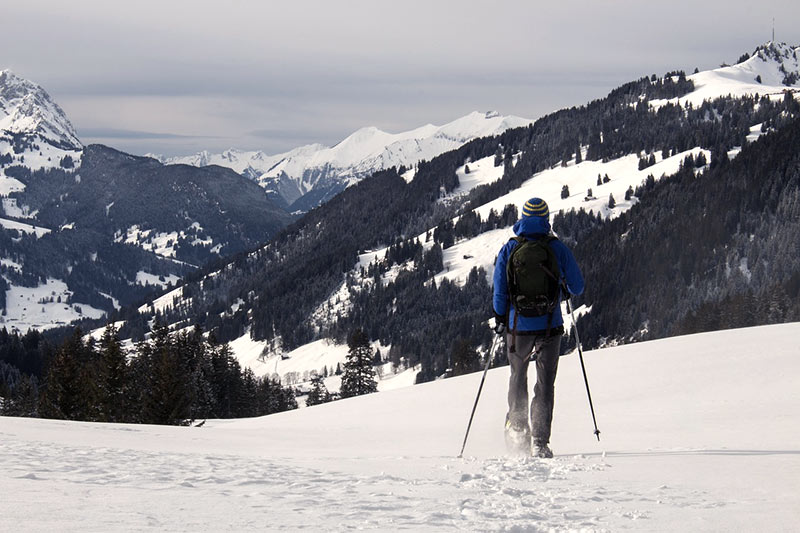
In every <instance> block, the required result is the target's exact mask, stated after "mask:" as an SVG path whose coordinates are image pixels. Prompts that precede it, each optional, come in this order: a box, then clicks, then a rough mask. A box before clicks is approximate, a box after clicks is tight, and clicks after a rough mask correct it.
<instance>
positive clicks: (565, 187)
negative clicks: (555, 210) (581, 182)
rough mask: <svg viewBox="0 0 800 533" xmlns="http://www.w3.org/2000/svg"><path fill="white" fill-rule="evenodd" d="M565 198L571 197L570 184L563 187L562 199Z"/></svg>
mask: <svg viewBox="0 0 800 533" xmlns="http://www.w3.org/2000/svg"><path fill="white" fill-rule="evenodd" d="M564 198H569V186H568V185H564V186H563V187H561V199H562V200H563V199H564Z"/></svg>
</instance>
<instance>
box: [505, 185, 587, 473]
mask: <svg viewBox="0 0 800 533" xmlns="http://www.w3.org/2000/svg"><path fill="white" fill-rule="evenodd" d="M550 232H551V228H550V212H549V209H548V207H547V203H545V201H544V200H542V199H541V198H531V199H530V200H528V201H527V202H525V205H524V206H523V208H522V218H521V219H520V220H518V221H517V222H516V224H514V233H515V234H516V235H517V237H522V238H524V239H526V240H539V239H543V238H547V237H549V236H550V234H551V233H550ZM519 245H520V243H519V241H518V239H511V240H509V241H508V242H507V243H506V244H505V245H504V246H503V247H502V248H501V249H500V253H499V254H498V256H497V261H496V262H495V267H494V296H493V301H492V304H493V308H494V313H495V324H496V331H497V332H498V333H499V334H501V333H503V331H506V333H507V339H506V340H507V345H508V362H509V366H510V368H511V377H510V379H509V385H508V414H507V415H506V427H505V432H506V443H507V445H508V446H509V448H510V449H511V451H524V452H525V453H527V451H528V450H531V453H533V455H535V456H537V457H546V458H550V457H553V452H552V451H551V450H550V447H549V445H548V444H549V442H550V426H551V423H552V420H553V401H554V385H555V380H556V371H557V370H558V357H559V352H560V350H561V336H562V335H563V334H564V326H563V324H564V320H563V318H562V316H561V291H559V293H558V299H557V305H556V306H555V308H554V309H553V311H552V314H548V315H544V316H533V317H530V316H522V314H519V316H515V309H514V306H513V305H511V300H510V298H509V288H508V287H509V285H508V279H507V270H506V269H507V265H508V261H509V258H510V256H511V253H512V252H513V251H514V249H515V248H516V247H517V246H519ZM549 246H550V247H551V249H552V250H553V253H554V254H555V257H556V260H557V262H558V270H559V272H557V273H555V275H556V276H557V277H558V278H559V279H560V280H563V281H565V282H566V287H567V289H568V290H569V292H570V293H571V294H581V293H582V292H583V288H584V281H583V276H582V275H581V271H580V268H578V264H577V263H576V262H575V258H574V257H573V255H572V252H571V251H570V250H569V248H567V247H566V245H564V243H562V242H561V241H559V240H558V239H555V238H553V239H552V240H551V241H549ZM531 359H533V360H534V361H535V362H536V385H535V386H534V388H533V394H534V396H533V401H531V406H530V421H531V425H530V426H528V363H529V361H530V360H531ZM531 438H532V447H531Z"/></svg>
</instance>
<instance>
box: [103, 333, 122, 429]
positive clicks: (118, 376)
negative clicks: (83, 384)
mask: <svg viewBox="0 0 800 533" xmlns="http://www.w3.org/2000/svg"><path fill="white" fill-rule="evenodd" d="M127 373H128V363H127V356H126V355H125V352H124V351H123V350H122V345H121V344H120V341H119V338H118V337H117V330H116V328H114V326H113V325H109V326H107V327H106V329H105V331H104V332H103V337H102V338H101V339H100V371H99V373H98V401H99V404H100V406H99V407H100V420H101V421H103V422H122V421H124V420H125V414H126V412H127V406H126V395H127V390H126V389H127V381H128V376H127Z"/></svg>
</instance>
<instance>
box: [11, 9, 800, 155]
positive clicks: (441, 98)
mask: <svg viewBox="0 0 800 533" xmlns="http://www.w3.org/2000/svg"><path fill="white" fill-rule="evenodd" d="M773 17H774V18H775V32H776V35H775V37H776V40H777V41H785V42H787V43H789V44H792V45H798V44H800V2H798V1H797V0H786V1H770V0H766V1H761V2H754V1H752V0H748V1H746V2H745V1H741V2H740V1H723V0H712V1H706V2H703V1H699V2H698V1H696V0H695V1H691V2H685V1H671V2H647V1H642V0H639V1H637V2H629V1H614V0H604V1H597V0H593V1H583V0H580V1H577V0H576V1H571V0H561V1H556V2H553V1H548V2H544V1H538V0H528V1H503V0H493V1H478V0H461V1H437V0H425V1H417V0H401V1H397V0H394V1H381V0H369V1H362V0H354V1H351V0H342V1H341V2H331V1H306V0H291V1H284V2H275V1H264V0H262V1H256V0H253V1H236V0H224V1H223V0H218V1H216V2H211V1H206V0H157V1H151V0H138V1H136V2H125V3H124V5H123V3H122V2H116V1H112V2H109V1H107V0H105V1H98V0H87V1H83V0H76V1H74V2H64V1H62V0H58V1H37V0H24V1H17V2H4V5H3V7H2V17H1V18H0V21H1V22H0V27H2V34H0V41H1V42H2V45H0V68H9V69H11V70H13V71H14V72H15V73H16V74H18V75H19V76H22V77H24V78H28V79H30V80H32V81H35V82H37V83H39V84H40V85H42V86H43V87H44V88H45V89H46V90H47V91H48V92H49V93H50V95H51V96H52V97H53V98H54V99H55V100H56V102H57V103H59V104H60V105H61V107H62V108H63V109H64V110H65V111H66V113H67V115H68V116H69V118H70V120H71V121H72V123H73V124H74V125H75V127H76V129H77V131H78V135H79V136H80V138H81V140H82V141H83V142H84V143H86V144H88V143H94V142H100V143H103V144H108V145H110V146H113V147H115V148H118V149H121V150H124V151H127V152H131V153H134V154H144V153H147V152H154V153H161V154H166V155H181V154H190V153H194V152H196V151H199V150H202V149H208V150H210V151H221V150H224V149H226V148H230V147H235V148H240V149H246V150H255V149H260V150H264V151H265V152H267V153H268V154H276V153H279V152H283V151H286V150H289V149H291V148H294V147H297V146H300V145H303V144H309V143H314V142H319V143H323V144H327V145H332V144H335V143H336V142H338V141H340V140H341V139H343V138H344V137H346V136H347V135H349V134H350V133H352V132H353V131H355V130H357V129H358V128H360V127H363V126H377V127H378V128H381V129H383V130H385V131H389V132H400V131H405V130H409V129H412V128H415V127H418V126H421V125H423V124H427V123H433V124H437V125H441V124H444V123H446V122H449V121H452V120H454V119H456V118H458V117H461V116H463V115H466V114H467V113H469V112H471V111H476V110H477V111H487V110H497V111H499V112H500V113H503V114H513V115H518V116H521V117H526V118H534V119H535V118H537V117H540V116H542V115H544V114H547V113H548V112H551V111H555V110H557V109H561V108H563V107H569V106H573V105H581V104H585V103H587V102H588V101H589V100H592V99H595V98H600V97H603V96H605V95H606V94H607V93H608V91H610V90H611V89H613V88H615V87H617V86H619V85H621V84H622V83H625V82H627V81H631V80H633V79H636V78H639V77H641V76H643V75H649V74H654V73H655V74H659V75H661V74H664V73H665V72H667V71H670V70H677V69H683V70H685V71H686V72H687V73H691V72H692V71H693V70H694V68H695V67H698V68H700V69H701V70H705V69H710V68H716V67H718V66H719V64H720V63H722V62H729V63H732V62H735V61H736V59H737V58H738V57H739V56H740V55H741V54H742V53H744V52H752V51H753V49H754V48H755V47H756V46H757V45H759V44H762V43H764V42H766V41H768V40H770V37H771V32H772V24H773Z"/></svg>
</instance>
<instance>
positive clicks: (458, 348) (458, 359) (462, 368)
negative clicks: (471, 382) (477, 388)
mask: <svg viewBox="0 0 800 533" xmlns="http://www.w3.org/2000/svg"><path fill="white" fill-rule="evenodd" d="M450 364H451V368H452V369H453V374H452V375H453V376H461V375H463V374H469V373H471V372H475V371H476V370H480V366H481V364H480V360H479V358H478V352H476V351H475V350H474V349H473V348H472V346H470V343H469V340H467V339H459V340H457V341H456V342H455V343H453V348H452V350H451V351H450Z"/></svg>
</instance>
